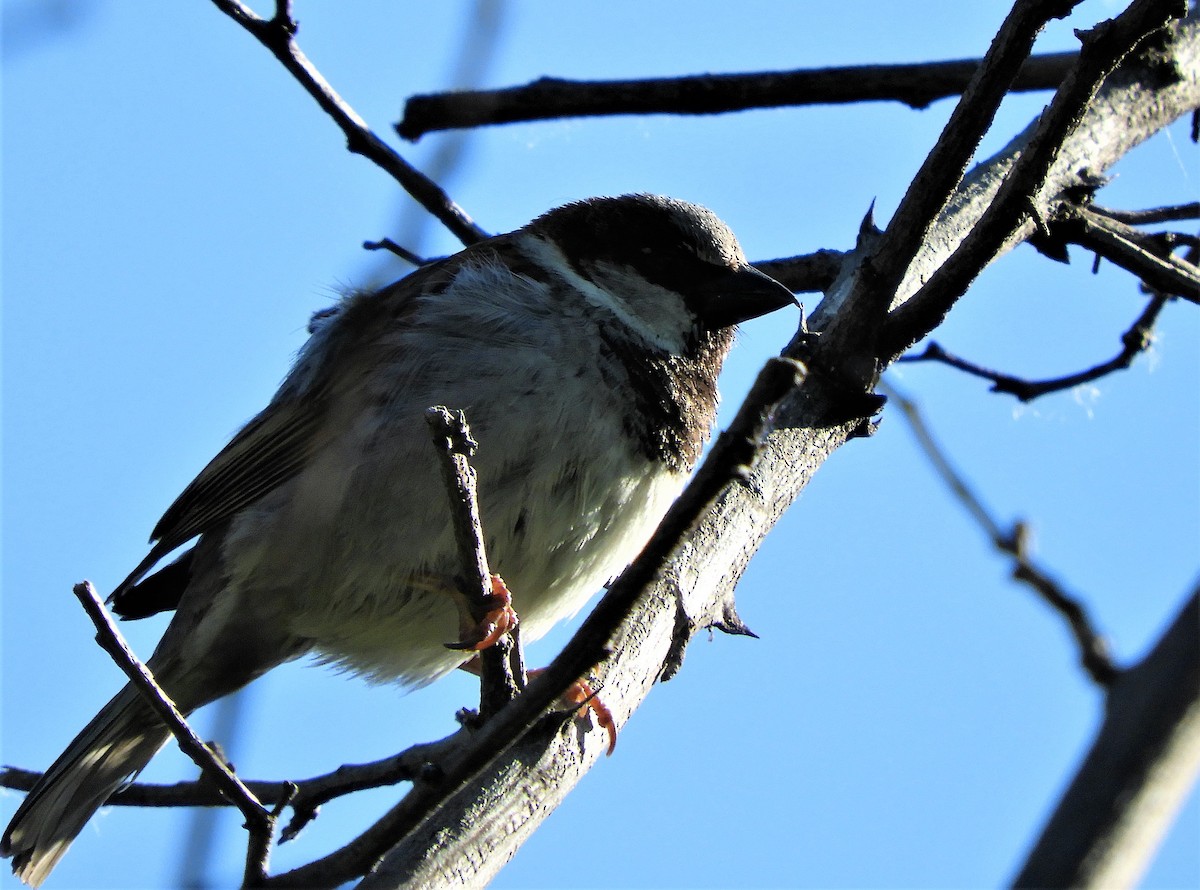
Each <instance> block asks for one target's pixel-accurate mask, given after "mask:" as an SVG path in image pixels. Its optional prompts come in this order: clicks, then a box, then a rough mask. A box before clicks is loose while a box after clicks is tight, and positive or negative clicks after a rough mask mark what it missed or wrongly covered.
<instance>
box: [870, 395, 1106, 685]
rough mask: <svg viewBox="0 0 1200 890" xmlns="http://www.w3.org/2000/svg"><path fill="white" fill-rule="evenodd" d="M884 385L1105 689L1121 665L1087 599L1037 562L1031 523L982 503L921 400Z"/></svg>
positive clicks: (938, 467) (933, 460) (941, 472)
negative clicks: (1004, 518)
mask: <svg viewBox="0 0 1200 890" xmlns="http://www.w3.org/2000/svg"><path fill="white" fill-rule="evenodd" d="M880 386H881V388H882V389H883V391H884V392H886V393H887V395H888V398H889V399H890V400H891V401H892V402H894V403H895V404H896V405H897V407H899V409H900V412H901V414H903V415H904V419H905V420H907V421H908V426H909V429H911V430H912V432H913V435H914V436H915V437H916V439H917V444H918V445H919V446H920V448H921V451H923V452H924V453H925V457H926V458H927V459H928V460H929V462H930V464H932V466H933V468H934V470H935V472H937V474H938V476H940V477H941V479H942V481H943V482H944V483H945V484H946V487H947V488H949V489H950V491H951V492H952V493H953V494H954V496H955V497H956V498H958V500H959V502H960V503H961V504H962V505H963V508H964V509H965V510H966V511H967V512H968V513H970V514H971V516H972V517H973V518H974V519H975V521H976V522H977V523H978V524H979V526H980V528H981V529H983V532H984V534H986V535H987V536H988V538H989V539H990V540H991V542H992V545H993V546H994V547H995V548H996V549H997V550H999V551H1000V552H1001V553H1007V554H1008V555H1009V556H1011V557H1012V558H1013V570H1012V576H1013V578H1014V579H1015V580H1017V581H1021V582H1023V583H1025V584H1027V585H1029V586H1030V587H1031V588H1033V590H1034V592H1035V593H1037V595H1038V596H1039V597H1041V598H1042V600H1044V601H1045V602H1046V604H1047V605H1048V606H1050V607H1051V608H1052V609H1054V610H1055V611H1056V612H1058V614H1059V615H1061V616H1062V617H1063V618H1064V619H1066V622H1067V625H1068V626H1069V627H1070V629H1071V634H1072V636H1074V637H1075V643H1076V645H1077V646H1078V647H1079V661H1080V663H1081V664H1082V665H1083V667H1084V669H1085V670H1086V671H1087V672H1088V675H1089V676H1090V677H1091V678H1092V680H1093V682H1095V683H1096V684H1098V685H1099V686H1102V687H1106V688H1107V687H1109V686H1111V685H1112V684H1113V682H1115V681H1116V679H1117V677H1118V669H1117V666H1116V665H1115V664H1114V663H1113V660H1112V656H1111V654H1110V653H1109V647H1108V641H1107V640H1105V639H1104V637H1103V636H1102V635H1101V634H1100V632H1099V631H1098V630H1096V628H1095V627H1094V626H1093V623H1092V619H1091V617H1090V616H1089V615H1088V613H1087V609H1086V608H1085V606H1084V605H1083V603H1082V602H1081V601H1080V600H1079V599H1078V598H1076V597H1073V596H1071V595H1070V594H1068V593H1067V592H1066V591H1065V590H1063V588H1062V585H1061V584H1059V583H1058V582H1057V581H1055V580H1054V579H1053V578H1052V577H1051V576H1050V574H1049V573H1048V572H1047V571H1046V570H1045V569H1043V568H1041V567H1040V566H1038V565H1037V564H1036V563H1035V562H1034V561H1033V559H1032V558H1031V556H1030V553H1029V529H1028V526H1026V525H1025V523H1023V522H1018V523H1015V524H1014V525H1013V527H1012V530H1011V531H1008V532H1006V531H1004V529H1003V527H1002V526H1001V525H1000V522H999V521H998V520H997V519H996V518H995V517H993V516H992V514H991V511H990V510H988V508H987V507H986V506H985V505H984V503H983V501H982V499H980V497H979V495H977V494H976V493H975V492H974V491H973V490H972V489H971V486H970V485H968V484H967V481H966V480H965V479H964V478H963V476H962V474H961V473H959V472H958V470H956V469H955V468H954V465H953V464H951V463H950V459H949V458H948V457H947V456H946V452H945V450H944V449H943V448H942V447H941V445H939V444H938V442H937V440H936V439H935V438H934V436H933V433H932V432H931V431H930V429H929V426H928V425H927V424H926V423H925V418H924V417H922V415H921V411H920V409H919V408H918V407H917V404H916V403H915V402H914V401H913V400H912V399H910V398H908V397H907V396H905V395H904V394H902V393H901V392H899V391H898V390H897V389H896V388H895V387H894V386H891V385H889V384H880Z"/></svg>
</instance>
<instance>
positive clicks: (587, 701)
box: [563, 680, 617, 757]
mask: <svg viewBox="0 0 1200 890" xmlns="http://www.w3.org/2000/svg"><path fill="white" fill-rule="evenodd" d="M563 697H564V698H567V699H569V700H571V701H572V702H578V703H579V704H580V705H582V707H580V709H579V710H578V711H576V712H575V716H577V717H583V716H584V715H585V714H586V713H587V712H588V711H591V712H592V713H593V714H595V715H596V724H597V725H598V726H599V727H600V728H601V729H603V730H604V731H605V732H607V733H608V750H607V751H606V752H605V754H604V756H605V757H611V756H612V752H613V751H614V750H615V749H616V747H617V721H616V720H614V719H613V715H612V711H610V710H609V709H608V705H606V704H605V703H604V702H603V701H602V700H601V699H600V696H598V695H597V694H596V691H595V690H594V689H592V686H591V684H590V683H588V682H587V681H586V680H576V681H575V682H574V683H572V684H571V685H570V686H569V687H568V688H567V691H566V692H565V693H564V694H563Z"/></svg>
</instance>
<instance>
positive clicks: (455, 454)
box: [425, 405, 525, 720]
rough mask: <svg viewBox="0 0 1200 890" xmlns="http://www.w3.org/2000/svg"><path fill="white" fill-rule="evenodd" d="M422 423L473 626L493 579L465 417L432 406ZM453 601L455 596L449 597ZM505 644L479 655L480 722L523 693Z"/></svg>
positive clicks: (491, 599) (487, 602)
mask: <svg viewBox="0 0 1200 890" xmlns="http://www.w3.org/2000/svg"><path fill="white" fill-rule="evenodd" d="M425 422H426V423H428V424H429V430H430V435H431V436H432V437H433V444H434V447H435V448H436V450H437V453H438V459H439V461H440V463H441V466H442V475H443V478H444V481H445V483H446V494H447V498H448V502H449V509H450V521H451V524H452V525H453V527H454V540H455V542H456V543H457V544H458V554H459V564H460V567H461V569H462V576H461V582H462V590H461V594H462V596H464V597H465V599H466V605H467V609H468V614H467V615H466V616H464V617H465V618H469V619H470V621H467V622H465V623H467V624H470V622H471V621H473V622H474V624H475V625H476V626H478V625H480V624H482V623H483V622H484V621H486V620H487V619H488V617H489V615H490V614H491V613H493V612H494V611H495V610H496V609H497V605H498V604H497V602H496V595H495V593H494V591H495V587H496V584H497V582H498V579H497V578H495V577H494V576H493V575H492V571H491V568H490V567H489V566H488V559H487V552H486V550H485V548H484V543H483V524H482V522H481V521H480V518H479V500H478V490H477V488H478V486H477V483H476V475H475V469H474V467H472V466H471V464H470V458H471V457H472V456H473V455H474V454H475V449H476V448H477V447H478V446H477V443H476V442H475V440H474V439H472V438H471V429H470V427H468V426H467V418H466V415H465V414H464V413H463V412H462V411H451V410H450V409H448V408H446V407H444V406H441V405H438V406H435V407H432V408H429V409H427V410H426V411H425ZM455 595H456V596H457V595H458V594H455ZM511 647H512V643H511V642H503V641H502V640H497V641H495V642H494V643H493V644H490V645H487V646H486V647H485V648H483V649H482V651H480V653H479V656H478V657H479V667H480V697H479V713H480V716H481V717H483V718H484V719H485V720H486V719H488V718H489V717H491V716H492V715H493V714H495V713H496V712H497V711H499V710H500V709H501V708H502V707H504V706H505V705H506V704H508V703H509V702H510V701H512V700H513V699H514V698H516V697H517V695H518V694H519V693H520V691H521V689H522V688H523V687H524V684H525V678H524V677H514V676H513V673H512V661H511V660H510V654H511V653H510V649H511Z"/></svg>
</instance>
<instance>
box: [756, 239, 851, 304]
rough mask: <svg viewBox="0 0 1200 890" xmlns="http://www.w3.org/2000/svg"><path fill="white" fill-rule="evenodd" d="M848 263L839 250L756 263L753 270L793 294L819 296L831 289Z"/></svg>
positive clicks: (820, 251)
mask: <svg viewBox="0 0 1200 890" xmlns="http://www.w3.org/2000/svg"><path fill="white" fill-rule="evenodd" d="M845 259H846V254H845V253H843V252H842V251H840V250H818V251H817V252H816V253H809V254H805V255H803V256H794V257H788V258H786V259H778V260H763V261H762V262H758V263H754V267H755V268H756V269H758V270H759V271H760V272H765V273H766V274H768V275H770V276H771V277H772V278H774V279H775V280H776V281H778V282H779V283H780V284H783V285H784V286H786V287H787V289H788V290H790V291H791V292H792V293H794V294H803V293H817V292H820V291H825V290H828V289H829V286H830V285H832V284H833V282H834V279H836V278H837V276H838V272H840V271H841V269H842V263H843V262H844V261H845Z"/></svg>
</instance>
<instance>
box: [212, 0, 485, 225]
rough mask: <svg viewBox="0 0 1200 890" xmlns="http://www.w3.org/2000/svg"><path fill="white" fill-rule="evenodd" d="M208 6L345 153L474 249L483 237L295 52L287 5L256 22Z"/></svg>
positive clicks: (220, 2)
mask: <svg viewBox="0 0 1200 890" xmlns="http://www.w3.org/2000/svg"><path fill="white" fill-rule="evenodd" d="M212 2H213V5H215V6H216V7H217V9H219V10H220V11H221V12H223V13H225V15H227V16H229V17H230V18H231V19H233V20H234V21H235V22H237V23H238V24H239V25H241V26H242V27H243V28H244V29H245V30H246V31H247V32H249V33H250V35H251V36H252V37H254V39H255V40H257V41H258V42H259V43H261V44H262V45H263V46H265V47H266V48H267V49H268V50H269V51H270V53H271V55H273V56H275V58H277V59H278V60H279V61H280V63H282V65H283V67H284V68H286V69H287V70H288V71H289V72H290V73H291V75H292V76H293V77H294V78H296V80H297V81H298V82H299V83H300V85H301V86H302V87H304V90H305V92H307V93H308V94H309V95H310V96H312V97H313V98H314V99H315V100H316V102H317V104H318V105H320V106H321V109H322V110H323V111H324V112H325V113H326V114H328V115H329V116H330V117H331V118H333V121H334V123H336V124H337V125H338V127H340V128H341V130H342V132H343V133H344V134H345V136H346V147H347V148H348V149H349V150H350V151H351V152H353V153H354V154H358V155H362V156H363V157H365V158H366V159H367V160H369V161H371V162H372V163H374V164H375V165H376V166H378V167H379V168H380V169H381V170H383V171H384V172H386V173H388V174H389V175H390V176H391V177H392V178H393V179H395V180H396V182H398V183H400V185H401V187H403V188H404V190H405V191H407V192H408V193H409V194H410V195H412V196H413V198H415V199H416V200H417V202H418V203H420V204H421V206H422V207H424V208H425V209H426V210H428V211H429V212H430V213H432V214H433V215H434V216H435V217H437V219H438V220H440V221H441V223H442V224H443V225H444V226H445V227H446V228H447V229H449V230H450V231H451V232H452V233H453V234H454V236H455V237H456V238H458V239H459V240H460V241H461V242H462V243H463V244H474V243H475V242H476V241H481V240H483V239H484V238H486V237H487V233H486V232H484V231H483V230H482V229H480V228H479V226H477V225H476V224H475V222H474V221H473V220H472V219H471V217H469V216H468V215H467V214H466V212H465V211H464V210H463V209H462V208H461V207H459V206H458V205H457V204H455V203H454V201H452V200H451V199H450V196H449V195H447V194H446V193H445V192H444V191H443V190H442V188H441V187H440V186H439V185H438V184H437V183H435V182H434V181H433V180H432V179H430V178H429V177H427V176H425V174H423V173H421V171H419V170H418V169H417V168H416V167H414V166H412V165H411V164H410V163H408V161H406V160H404V158H402V157H401V156H400V155H399V154H397V153H396V151H395V150H394V149H393V148H392V147H391V146H389V145H388V144H387V143H386V142H384V141H383V140H382V139H380V138H379V137H378V136H376V135H375V133H374V132H373V131H372V130H371V128H370V127H369V126H368V125H367V122H366V121H364V120H363V119H362V118H361V117H359V115H358V112H356V111H355V110H354V109H353V108H351V107H350V105H349V103H347V102H346V100H345V99H343V98H342V97H341V96H339V95H338V93H337V91H336V90H334V88H333V87H332V86H330V85H329V82H328V81H326V80H325V78H324V77H322V76H321V72H320V71H318V70H317V69H316V67H315V66H314V65H313V64H312V62H310V61H309V60H308V58H307V57H306V56H305V55H304V53H302V52H301V51H300V47H299V46H297V45H296V40H295V37H296V30H297V28H298V25H297V24H296V21H295V19H293V18H292V15H291V3H290V2H286V0H277V2H276V3H275V15H273V16H272V17H271V18H269V19H264V18H260V17H259V16H258V15H256V14H255V13H254V11H253V10H252V9H250V8H249V7H248V6H246V5H245V4H244V3H241V2H239V0H212Z"/></svg>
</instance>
